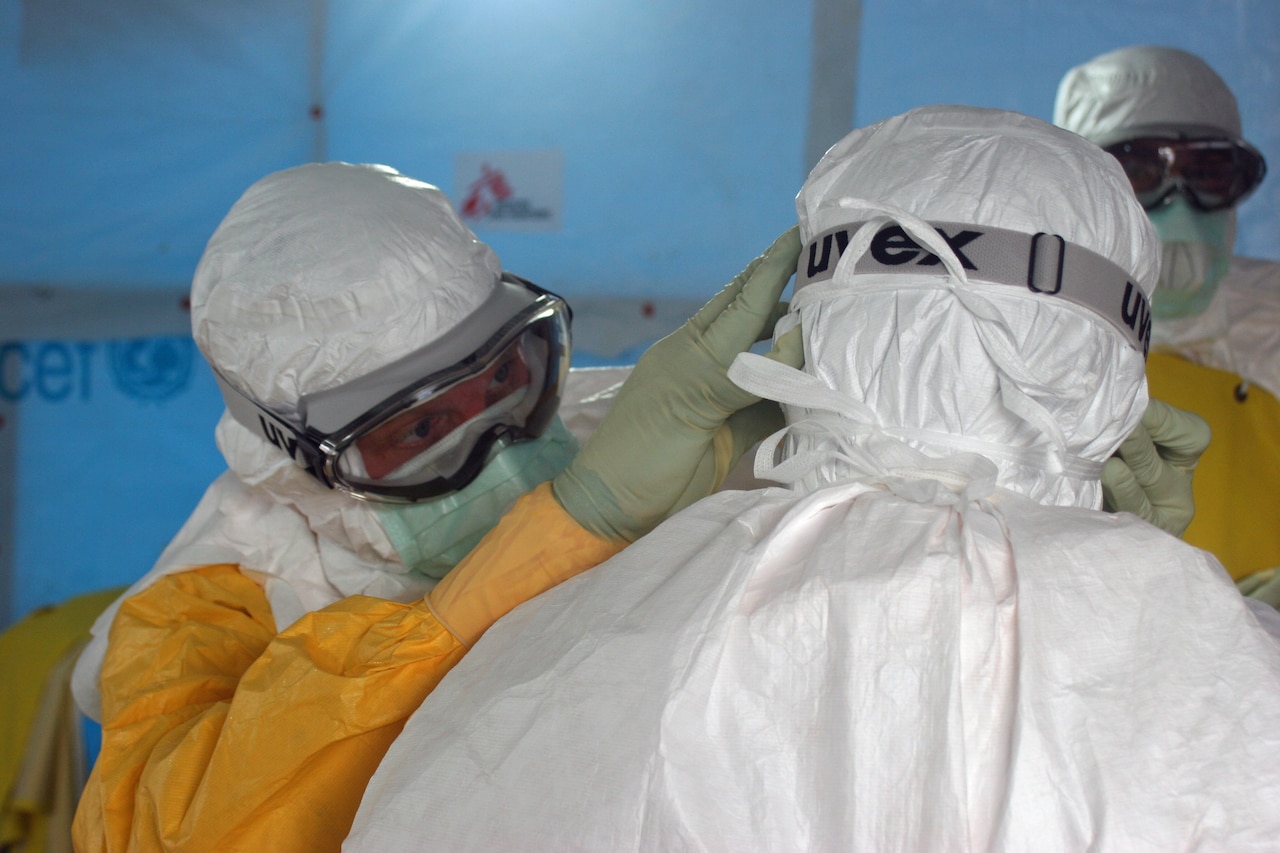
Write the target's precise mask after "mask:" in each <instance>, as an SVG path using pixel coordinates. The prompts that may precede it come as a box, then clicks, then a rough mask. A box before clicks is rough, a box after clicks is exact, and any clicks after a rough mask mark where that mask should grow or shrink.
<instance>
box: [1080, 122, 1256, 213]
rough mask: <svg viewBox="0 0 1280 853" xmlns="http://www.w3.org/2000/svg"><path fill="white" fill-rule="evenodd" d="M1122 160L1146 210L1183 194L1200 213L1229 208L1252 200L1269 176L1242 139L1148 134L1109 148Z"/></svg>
mask: <svg viewBox="0 0 1280 853" xmlns="http://www.w3.org/2000/svg"><path fill="white" fill-rule="evenodd" d="M1104 150H1105V151H1106V152H1107V153H1108V154H1110V155H1111V156H1113V157H1115V158H1116V159H1117V160H1119V161H1120V165H1121V166H1122V167H1123V168H1124V171H1125V175H1127V176H1128V178H1129V183H1130V184H1132V186H1133V191H1134V193H1135V194H1136V195H1137V197H1138V202H1139V203H1140V204H1141V205H1142V206H1143V208H1144V209H1146V210H1154V209H1156V208H1158V207H1160V206H1161V205H1163V204H1167V203H1169V201H1171V200H1172V198H1173V195H1174V193H1181V194H1182V195H1183V196H1184V197H1185V198H1186V199H1187V201H1188V202H1190V203H1191V205H1192V206H1193V207H1195V208H1196V209H1197V210H1202V211H1206V212H1211V211H1215V210H1226V209H1228V208H1231V207H1234V206H1235V205H1237V204H1239V203H1240V202H1241V201H1243V200H1244V199H1246V198H1248V197H1249V195H1250V193H1252V192H1253V191H1254V190H1255V189H1257V188H1258V185H1259V184H1261V183H1262V179H1263V178H1264V177H1266V174H1267V163H1266V160H1265V159H1263V157H1262V154H1261V153H1260V152H1259V151H1258V149H1256V148H1254V147H1253V146H1252V145H1250V144H1249V143H1247V142H1245V141H1244V140H1242V139H1226V138H1212V139H1187V138H1178V137H1162V136H1144V137H1138V138H1135V139H1126V140H1123V141H1121V142H1116V143H1113V144H1111V145H1107V146H1105V148H1104Z"/></svg>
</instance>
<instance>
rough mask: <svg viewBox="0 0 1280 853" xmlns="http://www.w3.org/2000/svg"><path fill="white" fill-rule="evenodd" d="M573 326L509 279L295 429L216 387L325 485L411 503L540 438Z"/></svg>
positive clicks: (327, 397)
mask: <svg viewBox="0 0 1280 853" xmlns="http://www.w3.org/2000/svg"><path fill="white" fill-rule="evenodd" d="M571 318H572V314H571V312H570V310H569V306H568V305H567V304H566V303H565V301H564V300H563V299H561V298H560V297H559V296H556V295H555V294H553V293H551V292H549V291H546V290H543V289H542V288H539V287H537V286H536V285H534V284H533V283H531V282H529V281H526V280H525V279H522V278H519V277H518V276H514V275H511V274H510V273H504V274H503V276H502V279H501V281H499V282H498V284H497V286H496V287H495V288H494V292H493V293H492V294H491V295H490V296H489V298H488V299H487V300H486V301H485V303H484V304H482V305H481V306H480V307H479V308H477V309H476V310H475V311H473V312H472V313H471V314H470V315H469V316H468V317H467V318H466V319H465V320H464V321H463V322H462V323H460V324H458V325H457V326H455V327H454V328H453V329H451V330H450V331H449V332H447V333H446V334H445V335H444V336H442V337H441V338H440V339H438V340H436V341H433V342H432V343H431V344H429V345H428V346H426V347H423V348H422V349H420V350H418V351H417V352H414V353H411V354H410V355H408V356H406V357H405V358H403V359H400V360H399V361H397V362H394V363H392V364H390V365H387V366H386V367H383V368H381V369H379V370H376V371H373V372H372V373H370V374H367V375H366V376H362V377H360V378H359V379H357V380H353V381H352V382H349V383H347V384H345V385H341V386H339V387H337V388H332V389H328V390H326V391H321V392H318V393H315V394H308V395H306V396H304V397H303V398H302V399H301V400H300V401H299V405H298V416H297V417H298V420H299V422H298V423H293V422H291V421H290V420H285V419H283V418H282V417H281V416H280V415H278V414H276V413H274V412H272V411H270V410H269V409H266V408H265V407H263V406H262V405H260V404H259V403H258V402H257V401H255V400H253V399H252V398H250V397H248V396H246V395H244V394H242V393H240V392H239V391H238V390H237V389H235V388H234V387H233V386H232V385H231V384H230V382H228V381H227V380H226V379H225V378H224V377H222V376H217V379H218V384H219V386H220V387H221V388H222V395H223V398H224V400H225V401H226V404H227V410H228V411H229V412H230V413H231V416H232V417H233V418H235V419H236V420H237V421H238V422H240V423H241V424H243V425H244V426H246V427H248V428H249V429H251V430H253V431H254V432H257V433H259V434H261V435H262V436H263V437H264V438H265V439H266V440H267V441H269V442H271V443H272V444H275V445H276V446H277V447H280V448H281V449H282V450H284V451H285V452H286V453H288V454H289V455H290V456H291V457H292V458H293V460H294V461H295V462H296V463H297V464H299V465H301V466H302V467H304V468H305V469H306V470H307V471H308V472H310V473H311V475H312V476H314V477H315V478H316V479H317V480H319V481H320V482H321V483H324V484H325V485H326V486H329V487H330V488H336V489H341V490H342V491H344V492H347V493H348V494H350V495H352V496H353V497H356V498H360V499H362V500H371V501H387V502H394V503H409V502H412V501H418V500H424V499H427V498H432V497H438V496H440V495H444V494H448V493H449V492H452V491H456V490H458V489H461V488H463V487H464V486H466V485H467V484H468V483H470V482H471V481H472V480H474V479H475V478H476V477H477V476H478V475H479V474H480V471H481V470H482V469H483V468H484V466H485V464H486V463H487V462H488V461H489V460H490V459H491V458H492V455H493V454H494V453H496V452H497V451H498V450H500V449H501V448H502V447H506V446H508V445H510V444H512V443H515V442H518V441H524V440H528V439H532V438H536V437H538V436H539V435H541V434H542V432H543V431H544V430H545V429H546V428H547V426H548V425H549V424H550V423H551V420H552V419H553V418H554V417H555V414H556V410H557V408H558V407H559V404H560V395H561V390H562V388H563V385H564V379H565V375H566V374H567V372H568V369H569V351H570V331H569V325H570V321H571ZM477 342H478V343H477ZM215 375H216V371H215Z"/></svg>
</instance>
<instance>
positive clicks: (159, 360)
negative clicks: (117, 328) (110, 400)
mask: <svg viewBox="0 0 1280 853" xmlns="http://www.w3.org/2000/svg"><path fill="white" fill-rule="evenodd" d="M193 349H195V344H194V343H193V342H192V340H191V339H190V338H182V337H169V338H138V339H137V340H132V341H121V342H118V343H113V344H111V345H110V364H111V378H112V379H113V380H114V382H115V385H116V387H117V388H119V389H120V391H121V393H123V394H127V395H129V396H130V397H136V398H138V399H139V400H167V399H168V398H170V397H172V396H173V395H174V394H177V393H178V392H179V391H181V390H182V389H183V388H186V387H187V382H188V381H189V380H190V378H191V361H192V358H193V355H192V350H193Z"/></svg>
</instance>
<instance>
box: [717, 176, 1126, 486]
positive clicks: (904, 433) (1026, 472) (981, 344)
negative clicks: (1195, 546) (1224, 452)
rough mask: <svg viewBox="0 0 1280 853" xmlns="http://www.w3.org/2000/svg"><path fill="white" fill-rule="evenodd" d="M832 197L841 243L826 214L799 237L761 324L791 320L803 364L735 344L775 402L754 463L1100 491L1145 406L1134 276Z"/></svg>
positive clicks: (874, 477) (753, 378)
mask: <svg viewBox="0 0 1280 853" xmlns="http://www.w3.org/2000/svg"><path fill="white" fill-rule="evenodd" d="M839 205H840V206H841V207H842V208H844V209H845V210H844V213H845V214H846V220H845V221H846V222H848V223H850V225H849V226H848V230H847V231H846V232H845V233H844V235H843V240H844V241H847V243H846V244H845V245H844V246H841V245H840V243H841V242H842V237H841V235H840V233H839V232H840V230H841V229H839V228H837V229H828V231H827V232H826V233H823V234H818V235H811V236H810V237H809V238H808V243H809V246H808V248H807V250H806V251H802V253H801V259H800V268H799V270H798V273H797V291H796V295H795V298H794V299H793V300H792V303H791V313H790V314H789V315H788V316H787V317H785V318H784V319H783V321H782V322H780V323H779V324H778V327H777V328H776V329H775V337H779V336H781V335H783V334H785V333H786V332H788V331H790V330H791V329H792V328H794V327H795V326H796V325H799V326H800V327H801V328H802V329H803V336H804V341H805V367H804V371H803V373H800V372H798V371H793V370H791V369H790V368H788V367H786V366H784V365H780V364H777V363H774V362H771V361H768V360H766V359H763V358H760V357H754V356H751V355H749V354H748V355H746V356H743V357H741V358H740V359H739V360H738V362H737V363H735V365H734V367H733V370H732V371H731V373H730V376H731V378H733V379H734V381H735V382H737V383H738V384H739V385H741V386H742V387H744V388H746V389H747V390H749V391H752V392H753V393H756V394H760V395H761V396H763V397H767V398H770V399H774V400H777V401H779V402H780V403H782V404H783V410H784V412H785V413H786V415H787V419H788V427H787V428H786V429H785V430H784V431H783V432H782V433H779V434H776V435H775V436H773V437H772V438H771V439H770V440H769V441H767V442H765V444H764V445H763V446H762V449H761V451H760V453H759V455H758V456H757V460H756V466H757V467H756V474H757V476H759V477H761V478H764V479H772V480H781V481H790V482H795V483H799V484H801V485H802V486H804V487H807V488H814V487H817V486H818V485H821V484H823V483H830V482H838V481H847V480H862V481H868V482H874V483H877V484H887V483H890V482H900V481H912V480H916V481H931V482H932V481H937V482H941V483H943V484H945V485H947V486H948V487H951V488H953V489H955V490H957V491H961V490H964V489H966V488H968V486H969V484H971V483H973V482H975V481H979V480H986V479H993V480H994V481H995V484H996V485H997V486H1000V487H1003V488H1006V489H1009V490H1011V491H1015V492H1018V493H1021V494H1024V495H1026V496H1027V497H1030V498H1032V499H1033V500H1037V501H1040V502H1042V503H1052V504H1064V505H1076V506H1086V507H1092V508H1097V507H1099V506H1100V505H1101V489H1100V485H1099V482H1098V479H1099V475H1100V472H1101V466H1102V463H1103V462H1104V461H1105V460H1106V458H1107V457H1108V456H1109V455H1110V454H1111V452H1112V451H1114V449H1115V448H1116V447H1117V446H1118V445H1119V442H1120V441H1121V440H1122V439H1123V437H1124V435H1125V434H1126V433H1127V430H1128V429H1129V428H1130V427H1131V426H1132V423H1134V422H1136V420H1137V418H1138V417H1139V416H1140V415H1141V412H1142V410H1143V408H1145V405H1146V395H1145V386H1144V384H1143V382H1142V371H1143V364H1144V359H1143V357H1144V353H1145V348H1146V344H1147V339H1148V336H1149V334H1150V315H1149V309H1148V308H1147V305H1146V298H1145V296H1144V295H1143V293H1142V291H1141V290H1140V289H1138V288H1137V286H1136V285H1134V284H1133V283H1132V282H1130V281H1129V280H1128V277H1127V275H1126V273H1125V272H1124V271H1123V270H1121V269H1120V268H1119V267H1117V266H1116V265H1114V264H1113V263H1111V262H1110V261H1108V260H1107V259H1105V258H1103V257H1101V256H1099V255H1096V254H1094V253H1092V252H1090V251H1088V250H1087V249H1084V248H1083V247H1080V246H1076V245H1072V244H1068V243H1066V241H1064V240H1062V239H1061V238H1057V237H1052V236H1050V235H1044V234H1041V235H1033V234H1017V233H1015V232H1011V231H1008V230H1005V229H996V228H991V227H987V226H982V225H974V226H956V225H955V224H945V225H940V226H939V225H938V224H936V223H926V222H924V221H922V220H920V219H919V218H917V217H915V216H914V215H912V214H910V213H908V212H906V211H904V210H900V209H896V208H894V207H892V206H890V205H886V204H878V203H873V202H868V201H865V200H860V199H854V198H844V199H841V200H840V202H839ZM855 223H861V224H860V225H858V224H855ZM855 229H856V230H855ZM850 231H851V232H852V233H851V234H850V233H849V232H850ZM833 238H834V240H835V243H836V245H835V246H834V247H833V246H831V245H830V241H832V240H833ZM824 241H826V242H827V243H828V246H827V250H826V252H824V248H823V243H824ZM1019 241H1020V242H1019ZM1019 246H1021V247H1022V248H1018V247H1019ZM841 248H843V252H841V253H840V255H839V260H838V261H835V260H834V259H829V260H828V263H827V265H826V266H825V267H824V265H823V263H822V257H823V255H824V254H826V253H827V252H830V253H834V252H836V251H839V249H841ZM1037 265H1039V269H1038V270H1037ZM815 268H822V269H821V270H816V269H815ZM1001 270H1003V272H1001ZM815 272H817V273H818V274H816V275H815ZM1011 284H1016V285H1017V286H1016V287H1013V286H1010V285H1011ZM1126 300H1127V302H1126ZM1116 365H1119V366H1120V369H1119V370H1115V369H1114V368H1115V366H1116ZM1116 409H1119V410H1120V411H1121V412H1123V413H1124V414H1123V415H1122V417H1121V418H1120V419H1119V420H1118V421H1117V420H1116V419H1115V418H1114V412H1115V411H1116ZM784 440H785V443H783V442H784ZM779 445H781V450H782V453H783V456H784V461H783V462H782V463H781V464H776V462H775V449H776V448H778V447H779ZM895 488H898V486H896V485H895Z"/></svg>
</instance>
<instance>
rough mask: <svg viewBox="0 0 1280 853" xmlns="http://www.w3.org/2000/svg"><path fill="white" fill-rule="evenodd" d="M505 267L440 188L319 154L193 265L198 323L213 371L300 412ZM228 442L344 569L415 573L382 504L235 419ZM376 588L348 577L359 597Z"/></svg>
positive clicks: (252, 475) (224, 432)
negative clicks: (313, 472) (311, 469)
mask: <svg viewBox="0 0 1280 853" xmlns="http://www.w3.org/2000/svg"><path fill="white" fill-rule="evenodd" d="M500 274H501V268H500V264H499V261H498V258H497V256H496V255H495V254H494V253H493V251H492V250H491V249H489V247H488V246H486V245H485V244H484V243H482V242H480V241H479V240H478V239H476V237H475V235H474V234H472V233H471V231H470V230H468V229H467V227H466V226H465V225H463V224H462V222H461V220H460V219H459V218H458V216H457V214H456V213H455V212H454V210H453V207H452V206H451V204H450V202H449V199H448V198H447V197H446V196H445V195H444V193H442V192H441V191H440V190H438V189H437V188H435V187H433V186H430V185H428V184H424V183H422V182H420V181H416V180H414V179H412V178H408V177H406V176H404V175H401V174H399V173H398V172H396V171H395V170H393V169H390V168H388V167H386V166H370V165H351V164H348V163H324V164H311V165H306V166H300V167H297V168H294V169H287V170H285V171H282V172H277V173H275V174H272V175H269V176H267V177H266V178H264V179H262V180H261V181H258V182H257V183H256V184H254V185H253V186H252V187H250V188H249V189H248V191H246V192H245V194H244V195H243V196H241V198H240V200H239V201H237V202H236V203H235V205H234V206H233V207H232V208H231V211H230V212H229V213H228V214H227V216H226V218H225V219H224V220H223V221H222V224H221V225H219V226H218V229H217V231H215V232H214V235H213V237H212V238H211V239H210V240H209V244H208V247H207V248H206V249H205V252H204V256H203V257H202V258H201V260H200V264H199V266H198V268H197V269H196V274H195V279H194V281H193V283H192V289H191V313H192V328H193V332H194V335H195V340H196V344H197V345H198V346H199V347H200V350H201V351H202V352H203V353H204V355H205V357H206V358H207V359H208V360H209V363H210V364H211V365H212V366H213V367H214V369H215V370H217V371H218V372H219V373H220V374H221V375H222V376H223V377H224V378H225V379H226V380H227V381H228V382H230V383H231V384H232V385H234V386H235V387H236V388H238V389H239V390H241V391H242V392H244V393H246V394H248V395H249V396H250V397H252V398H253V399H255V400H256V401H258V402H259V403H261V404H262V405H264V406H265V407H267V408H268V409H270V410H271V411H273V412H275V413H276V414H277V415H279V416H280V417H282V418H283V419H285V420H288V421H291V422H292V421H296V420H297V418H298V414H299V413H298V412H297V406H298V400H299V399H300V398H301V397H302V396H303V395H304V394H309V393H315V392H318V391H324V390H327V389H330V388H333V387H336V386H338V385H341V384H343V383H345V382H348V381H350V380H354V379H358V378H359V377H362V376H365V375H366V374H368V373H370V372H372V371H374V370H376V369H378V368H380V367H383V366H385V365H387V364H390V363H391V362H394V361H396V360H398V359H400V358H402V357H404V356H405V355H408V354H409V353H411V352H413V351H415V350H418V349H420V348H421V347H423V346H425V345H426V344H429V343H431V342H432V341H433V340H435V339H437V338H439V337H440V336H441V335H443V334H444V333H445V332H447V331H449V330H450V329H451V328H453V327H454V326H455V325H457V323H458V322H459V321H461V320H462V319H463V318H464V317H466V316H467V315H468V314H470V313H471V312H472V311H474V310H476V309H477V308H478V307H479V306H480V305H481V304H482V303H483V302H484V300H485V298H486V297H487V296H488V295H489V294H490V292H491V291H492V290H493V289H494V287H495V285H496V283H497V281H498V278H499V276H500ZM217 438H218V446H219V448H220V449H221V450H222V453H223V455H224V456H225V457H226V460H227V464H228V465H229V466H230V468H231V470H232V471H233V472H234V473H235V474H236V476H237V477H238V478H239V479H240V481H241V482H242V483H243V484H244V485H245V486H247V487H248V488H250V489H251V490H258V491H261V492H265V493H266V494H267V495H268V496H269V497H270V498H271V499H272V500H273V501H274V502H275V503H277V504H280V505H283V506H287V507H291V508H292V509H294V510H296V511H297V512H298V513H300V514H301V515H302V517H303V518H304V519H305V521H306V525H307V527H308V528H309V530H310V531H311V532H312V533H313V534H314V535H315V536H317V537H319V538H320V539H322V540H325V546H326V547H325V549H324V550H326V551H331V552H334V553H335V558H334V559H333V560H328V561H326V562H332V563H334V567H333V571H334V572H335V573H337V574H339V575H343V576H345V575H350V574H351V573H352V572H353V571H354V572H355V574H356V575H362V574H363V572H361V571H359V569H358V567H359V566H365V567H367V568H368V569H369V570H370V571H381V570H383V569H387V570H390V571H392V572H403V566H402V564H401V562H400V559H399V557H398V556H397V555H396V552H395V549H394V548H393V547H392V546H391V543H390V542H389V541H388V540H387V537H386V534H385V533H384V532H383V531H382V528H381V525H380V524H379V523H378V520H377V516H376V515H375V514H374V513H373V512H372V511H371V510H370V508H369V507H367V506H365V505H364V504H362V503H360V502H358V501H355V500H352V499H351V498H350V497H348V496H346V495H344V494H341V493H338V492H334V491H332V490H329V489H327V488H325V487H323V486H322V485H320V484H319V483H317V482H316V481H314V480H313V479H312V478H311V477H310V476H308V475H307V474H306V473H305V472H304V471H303V470H302V469H301V468H299V467H298V466H297V465H296V464H294V463H293V461H292V460H291V459H290V457H289V456H288V455H286V453H285V452H283V451H282V450H281V449H280V448H278V447H276V446H274V445H271V444H269V443H268V442H266V441H264V440H263V439H262V437H261V436H259V435H256V434H254V433H252V432H250V431H249V430H248V429H246V428H245V427H243V426H241V425H240V424H239V423H236V422H235V421H234V420H232V419H231V418H230V417H228V416H226V415H224V416H223V418H222V421H221V423H219V425H218V430H217ZM294 535H295V534H294V533H293V532H289V533H284V532H283V531H282V533H281V537H286V536H287V537H292V536H294ZM280 547H281V549H284V548H286V547H288V543H286V542H283V541H282V542H281V544H280ZM343 552H345V553H343ZM338 564H344V565H343V567H342V568H341V569H339V568H338ZM326 574H328V570H326ZM334 580H336V578H335V579H334ZM363 584H364V581H361V580H357V579H355V578H346V579H344V580H343V581H342V582H340V583H337V584H335V585H336V586H338V588H339V589H340V590H341V591H342V592H343V593H345V594H350V593H351V592H353V591H359V590H358V589H354V590H353V589H352V586H353V585H354V586H356V587H359V586H362V585H363ZM414 586H416V585H414Z"/></svg>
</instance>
